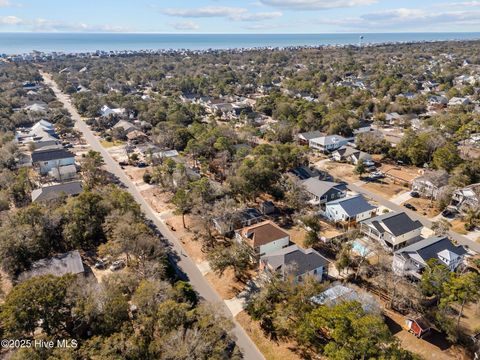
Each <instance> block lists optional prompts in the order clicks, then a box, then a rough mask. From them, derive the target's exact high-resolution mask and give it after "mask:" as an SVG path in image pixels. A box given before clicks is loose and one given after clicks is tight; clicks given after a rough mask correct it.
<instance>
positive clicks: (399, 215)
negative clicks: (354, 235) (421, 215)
mask: <svg viewBox="0 0 480 360" xmlns="http://www.w3.org/2000/svg"><path fill="white" fill-rule="evenodd" d="M422 229H423V225H422V223H421V222H420V221H418V220H412V219H411V218H410V217H409V216H408V215H407V214H406V213H404V212H389V213H386V214H383V215H379V216H376V217H373V218H370V219H367V220H363V221H362V222H360V230H361V231H362V232H363V233H364V234H365V235H366V236H368V237H369V238H372V239H374V240H376V241H378V242H379V243H380V244H381V245H383V246H384V247H385V248H386V249H388V250H391V251H395V250H397V249H399V248H401V247H404V246H406V245H409V244H413V243H415V242H417V241H420V240H422V239H423V238H422V237H421V232H422Z"/></svg>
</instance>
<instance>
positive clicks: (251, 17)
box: [231, 11, 283, 21]
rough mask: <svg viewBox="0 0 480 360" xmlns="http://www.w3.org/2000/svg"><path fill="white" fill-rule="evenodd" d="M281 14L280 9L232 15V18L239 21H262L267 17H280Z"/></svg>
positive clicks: (267, 18)
mask: <svg viewBox="0 0 480 360" xmlns="http://www.w3.org/2000/svg"><path fill="white" fill-rule="evenodd" d="M282 15H283V14H282V13H281V12H280V11H272V12H261V13H250V14H239V15H237V16H232V17H231V18H232V19H233V20H239V21H262V20H269V19H276V18H279V17H281V16H282Z"/></svg>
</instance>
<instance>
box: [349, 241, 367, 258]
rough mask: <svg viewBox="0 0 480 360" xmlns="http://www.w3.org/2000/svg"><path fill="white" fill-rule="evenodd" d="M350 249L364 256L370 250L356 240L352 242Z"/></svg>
mask: <svg viewBox="0 0 480 360" xmlns="http://www.w3.org/2000/svg"><path fill="white" fill-rule="evenodd" d="M352 249H353V250H354V251H355V252H356V253H358V254H359V255H360V256H365V255H367V254H368V253H369V252H370V249H368V248H367V247H366V246H365V245H363V244H361V243H360V242H359V241H358V240H355V241H354V242H353V244H352Z"/></svg>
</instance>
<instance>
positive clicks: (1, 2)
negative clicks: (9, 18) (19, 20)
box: [0, 0, 12, 7]
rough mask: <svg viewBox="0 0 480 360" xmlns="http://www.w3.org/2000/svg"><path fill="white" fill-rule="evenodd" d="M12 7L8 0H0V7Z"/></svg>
mask: <svg viewBox="0 0 480 360" xmlns="http://www.w3.org/2000/svg"><path fill="white" fill-rule="evenodd" d="M8 6H12V3H11V2H10V1H8V0H0V7H8Z"/></svg>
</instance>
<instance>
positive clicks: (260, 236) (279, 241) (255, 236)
mask: <svg viewBox="0 0 480 360" xmlns="http://www.w3.org/2000/svg"><path fill="white" fill-rule="evenodd" d="M235 237H236V239H237V241H238V242H244V243H246V244H248V245H249V246H250V247H252V248H253V249H254V251H255V253H256V254H257V255H258V256H263V255H268V254H271V253H273V252H275V251H277V250H280V249H283V248H284V247H287V246H288V245H289V244H290V235H289V234H288V233H287V232H286V231H285V230H283V229H282V228H280V227H279V226H278V225H277V224H275V223H274V222H272V221H270V220H267V221H263V222H260V223H258V224H255V225H252V226H248V227H244V228H243V229H240V230H239V231H237V232H236V235H235Z"/></svg>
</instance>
